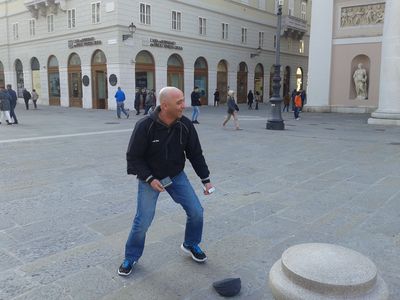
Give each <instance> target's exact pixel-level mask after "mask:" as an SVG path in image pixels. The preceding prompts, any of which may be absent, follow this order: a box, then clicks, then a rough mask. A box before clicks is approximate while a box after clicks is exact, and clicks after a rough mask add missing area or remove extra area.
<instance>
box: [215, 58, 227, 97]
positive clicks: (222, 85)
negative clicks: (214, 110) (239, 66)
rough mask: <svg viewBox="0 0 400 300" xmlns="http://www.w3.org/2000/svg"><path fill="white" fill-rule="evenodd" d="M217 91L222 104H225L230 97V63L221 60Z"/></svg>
mask: <svg viewBox="0 0 400 300" xmlns="http://www.w3.org/2000/svg"><path fill="white" fill-rule="evenodd" d="M217 89H218V91H219V99H220V103H225V102H226V100H227V95H228V63H227V62H226V60H221V61H220V62H219V63H218V67H217Z"/></svg>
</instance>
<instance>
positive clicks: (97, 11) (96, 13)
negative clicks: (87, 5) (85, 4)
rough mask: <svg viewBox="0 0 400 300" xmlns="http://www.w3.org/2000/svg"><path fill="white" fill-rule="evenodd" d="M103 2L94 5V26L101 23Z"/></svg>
mask: <svg viewBox="0 0 400 300" xmlns="http://www.w3.org/2000/svg"><path fill="white" fill-rule="evenodd" d="M100 7H101V2H95V3H92V24H98V23H100Z"/></svg>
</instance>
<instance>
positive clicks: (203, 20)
mask: <svg viewBox="0 0 400 300" xmlns="http://www.w3.org/2000/svg"><path fill="white" fill-rule="evenodd" d="M206 28H207V20H206V18H201V17H199V34H200V35H206Z"/></svg>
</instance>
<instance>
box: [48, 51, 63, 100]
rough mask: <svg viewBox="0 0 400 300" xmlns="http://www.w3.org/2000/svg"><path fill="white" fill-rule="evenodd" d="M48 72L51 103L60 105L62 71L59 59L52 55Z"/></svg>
mask: <svg viewBox="0 0 400 300" xmlns="http://www.w3.org/2000/svg"><path fill="white" fill-rule="evenodd" d="M47 74H48V81H49V104H50V105H58V106H59V105H60V72H59V70H58V60H57V58H56V57H55V56H54V55H52V56H50V58H49V61H48V63H47Z"/></svg>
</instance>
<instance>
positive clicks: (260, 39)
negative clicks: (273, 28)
mask: <svg viewBox="0 0 400 300" xmlns="http://www.w3.org/2000/svg"><path fill="white" fill-rule="evenodd" d="M258 47H260V48H262V47H264V32H263V31H260V32H259V33H258Z"/></svg>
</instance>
